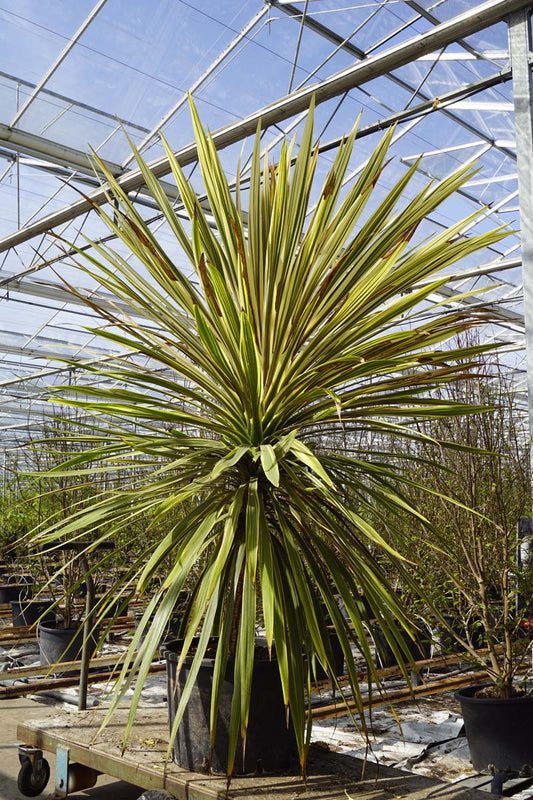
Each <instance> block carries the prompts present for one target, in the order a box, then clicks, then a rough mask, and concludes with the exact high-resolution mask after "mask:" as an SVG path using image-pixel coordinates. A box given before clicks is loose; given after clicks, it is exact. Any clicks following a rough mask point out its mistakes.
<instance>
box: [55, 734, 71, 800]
mask: <svg viewBox="0 0 533 800" xmlns="http://www.w3.org/2000/svg"><path fill="white" fill-rule="evenodd" d="M69 754H70V751H69V749H68V747H62V746H61V745H58V746H57V748H56V789H55V797H67V796H68V767H69Z"/></svg>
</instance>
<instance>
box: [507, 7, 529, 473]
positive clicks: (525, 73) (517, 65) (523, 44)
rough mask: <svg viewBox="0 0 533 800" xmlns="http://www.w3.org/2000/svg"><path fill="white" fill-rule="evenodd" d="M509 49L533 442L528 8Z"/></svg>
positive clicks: (513, 20) (519, 15) (518, 15)
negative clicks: (511, 72) (511, 71)
mask: <svg viewBox="0 0 533 800" xmlns="http://www.w3.org/2000/svg"><path fill="white" fill-rule="evenodd" d="M509 49H510V53H511V66H512V69H513V99H514V111H515V128H516V160H517V167H518V189H519V203H520V226H521V238H522V276H523V278H522V279H523V284H524V318H525V335H526V361H527V389H528V409H529V432H530V440H531V442H533V107H532V96H533V93H532V76H531V66H530V51H531V8H529V9H523V10H520V11H516V12H515V13H514V14H512V15H511V16H510V17H509ZM530 460H531V464H532V466H533V447H531V445H530ZM532 474H533V470H532Z"/></svg>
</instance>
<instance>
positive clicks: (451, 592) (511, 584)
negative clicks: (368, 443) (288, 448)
mask: <svg viewBox="0 0 533 800" xmlns="http://www.w3.org/2000/svg"><path fill="white" fill-rule="evenodd" d="M478 375H479V379H478V380H476V381H459V382H455V383H451V384H449V385H448V386H447V387H446V388H445V389H441V395H442V396H443V399H445V400H448V399H453V400H455V401H456V402H465V403H470V404H474V403H478V404H483V405H486V406H488V407H489V409H490V410H488V411H486V412H485V413H483V414H473V415H470V416H468V417H463V418H459V417H455V418H447V419H444V418H443V419H441V420H438V421H431V422H426V423H424V424H423V425H422V426H421V430H422V431H423V433H424V434H425V435H427V437H428V438H427V443H426V444H420V443H419V444H418V446H417V455H418V456H419V459H418V462H416V464H415V462H414V461H413V460H411V461H410V464H411V468H410V470H407V471H408V472H409V473H410V474H409V477H410V478H411V479H412V480H413V486H414V487H415V488H413V487H408V488H407V489H406V492H407V495H408V497H409V501H410V502H413V503H416V502H418V503H420V502H422V496H423V495H424V494H426V496H428V494H429V495H430V496H431V498H432V499H431V502H430V503H428V502H427V501H426V506H427V512H426V514H427V518H428V526H427V528H426V530H427V535H426V537H425V542H426V544H424V542H423V541H421V540H420V539H419V537H417V556H418V557H417V562H416V563H413V564H412V565H411V567H410V570H411V573H412V577H413V579H414V581H415V583H417V584H419V585H420V586H421V587H422V592H423V594H424V600H423V601H424V604H425V614H426V616H427V617H433V619H434V621H435V623H437V624H439V625H440V626H441V628H444V630H445V631H446V637H447V639H448V642H449V643H451V642H452V641H453V642H455V643H456V645H457V646H458V647H459V648H460V649H461V650H462V651H464V652H465V658H466V659H467V660H468V661H469V662H470V663H471V664H472V665H473V666H475V667H477V668H478V669H480V670H482V671H484V672H485V673H486V676H487V683H486V684H483V685H481V686H479V685H476V686H471V687H466V688H464V689H460V690H459V691H458V692H457V697H458V699H459V700H460V702H461V707H462V710H463V716H464V719H465V728H466V734H467V737H468V740H469V745H470V752H471V757H472V762H473V764H474V767H475V768H476V769H478V770H486V769H487V768H488V766H489V765H493V766H494V767H495V768H496V769H498V770H508V769H511V770H516V771H517V770H520V769H521V768H522V767H523V766H524V765H526V764H529V765H530V766H533V745H532V742H533V695H531V691H530V689H529V684H526V685H524V683H523V679H522V678H521V677H520V676H521V674H523V673H524V672H525V670H526V667H527V666H528V664H529V662H530V652H529V648H528V645H529V642H530V639H531V634H530V632H529V627H530V626H529V616H532V613H531V605H530V598H531V596H532V587H533V582H532V577H533V563H532V562H531V560H530V559H529V558H528V555H529V551H530V550H531V541H532V540H533V529H531V526H529V525H528V524H526V525H525V529H526V530H525V534H526V535H525V537H523V538H521V537H518V536H517V523H518V520H519V519H520V518H521V517H523V515H524V514H526V513H527V512H528V510H529V509H530V507H531V488H530V487H531V483H530V481H531V475H530V461H529V459H530V456H529V445H528V441H527V437H526V436H525V435H524V428H523V425H524V423H523V420H522V415H521V413H520V409H519V408H518V406H517V401H516V395H515V393H514V392H513V387H512V386H511V384H510V382H509V381H508V380H507V379H506V378H505V375H504V374H503V367H500V366H499V364H498V361H497V359H495V358H494V357H492V358H491V361H490V362H488V361H487V360H486V359H482V360H481V361H480V365H479V368H478ZM443 440H446V441H448V442H450V441H452V442H456V443H458V445H459V446H458V447H457V448H450V447H440V446H437V447H435V444H434V442H435V441H438V442H441V441H443ZM402 449H403V450H406V449H408V450H409V455H410V456H413V455H414V451H413V448H412V447H411V446H409V445H407V444H405V443H404V444H403V445H400V446H398V450H400V451H401V450H402ZM399 454H400V453H398V455H399ZM406 477H407V476H406ZM422 487H424V488H422ZM450 501H451V502H450ZM524 521H525V522H526V523H528V519H526V520H524ZM390 541H391V542H392V543H394V544H395V546H396V547H397V548H398V549H399V550H400V551H402V552H405V553H407V552H409V550H410V549H411V548H412V546H413V537H412V536H411V535H410V532H409V530H408V528H407V526H404V530H403V531H402V532H400V530H399V526H396V528H395V534H394V535H392V536H391V539H390ZM520 552H522V553H523V554H524V556H525V557H523V558H520V557H519V556H520ZM428 601H430V602H429V605H428ZM528 601H529V607H528ZM448 646H449V647H450V644H449V645H448Z"/></svg>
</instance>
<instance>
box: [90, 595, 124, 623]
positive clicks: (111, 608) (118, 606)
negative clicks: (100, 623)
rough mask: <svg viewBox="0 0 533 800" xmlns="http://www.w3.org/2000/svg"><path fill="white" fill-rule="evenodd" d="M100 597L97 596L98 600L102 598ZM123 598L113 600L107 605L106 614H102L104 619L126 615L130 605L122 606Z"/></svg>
mask: <svg viewBox="0 0 533 800" xmlns="http://www.w3.org/2000/svg"><path fill="white" fill-rule="evenodd" d="M101 599H102V598H101V596H100V597H98V596H97V597H96V600H101ZM122 603H123V600H122V599H118V600H115V601H113V602H112V603H111V604H110V605H108V606H107V608H106V611H105V614H104V615H103V616H102V619H109V618H111V617H125V616H126V614H127V613H128V606H127V605H126V606H125V607H124V608H122Z"/></svg>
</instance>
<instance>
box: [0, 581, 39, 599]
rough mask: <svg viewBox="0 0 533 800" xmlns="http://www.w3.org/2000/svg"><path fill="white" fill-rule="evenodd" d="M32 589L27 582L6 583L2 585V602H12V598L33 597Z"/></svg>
mask: <svg viewBox="0 0 533 800" xmlns="http://www.w3.org/2000/svg"><path fill="white" fill-rule="evenodd" d="M31 593H32V589H31V586H29V585H28V584H27V583H5V584H3V585H2V586H0V603H11V601H12V600H22V601H24V600H26V599H28V598H29V597H31Z"/></svg>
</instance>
